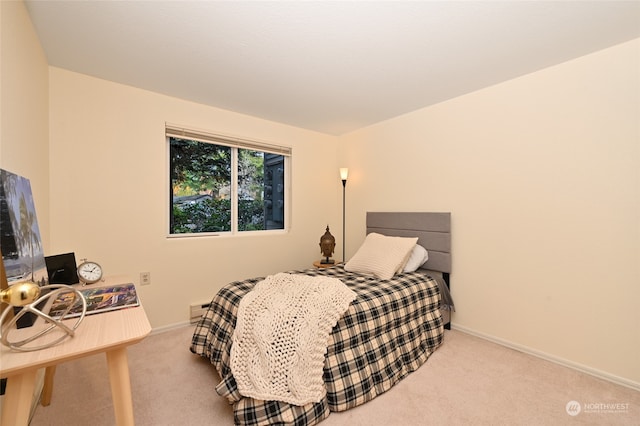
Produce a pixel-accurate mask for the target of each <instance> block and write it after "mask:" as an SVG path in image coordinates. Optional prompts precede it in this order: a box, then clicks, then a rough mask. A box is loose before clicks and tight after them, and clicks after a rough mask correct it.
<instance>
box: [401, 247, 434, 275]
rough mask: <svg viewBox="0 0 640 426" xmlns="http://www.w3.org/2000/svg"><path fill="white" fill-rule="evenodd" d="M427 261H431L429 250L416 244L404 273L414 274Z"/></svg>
mask: <svg viewBox="0 0 640 426" xmlns="http://www.w3.org/2000/svg"><path fill="white" fill-rule="evenodd" d="M427 260H429V252H428V251H427V249H426V248H424V247H422V246H421V245H420V244H416V245H415V246H414V247H413V250H411V254H410V255H409V260H407V264H406V265H404V269H403V272H413V271H415V270H417V269H418V268H419V267H421V266H422V265H424V263H425V262H426V261H427Z"/></svg>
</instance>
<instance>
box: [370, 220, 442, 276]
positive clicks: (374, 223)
mask: <svg viewBox="0 0 640 426" xmlns="http://www.w3.org/2000/svg"><path fill="white" fill-rule="evenodd" d="M370 232H377V233H379V234H383V235H389V236H394V237H418V244H420V245H421V246H423V247H424V248H426V249H427V251H428V252H429V260H427V263H425V264H424V265H423V266H422V268H424V269H430V270H433V271H439V272H444V273H446V274H449V273H451V213H448V212H447V213H431V212H367V234H369V233H370Z"/></svg>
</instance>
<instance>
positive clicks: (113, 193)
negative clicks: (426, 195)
mask: <svg viewBox="0 0 640 426" xmlns="http://www.w3.org/2000/svg"><path fill="white" fill-rule="evenodd" d="M49 84H50V98H51V109H50V114H51V126H50V130H51V145H50V156H51V173H50V175H51V188H52V191H51V235H52V241H53V247H52V248H53V251H54V252H56V253H63V252H66V251H74V252H75V253H76V257H77V258H81V257H88V258H91V259H94V260H96V261H98V262H100V263H102V266H103V267H104V269H105V270H106V272H107V273H108V274H121V273H124V274H129V275H131V276H133V277H134V279H135V281H136V282H137V281H138V279H139V273H140V272H142V271H149V272H151V281H152V284H151V285H150V286H145V287H141V288H140V289H139V290H140V293H141V297H142V300H143V303H144V304H145V308H146V310H147V313H148V315H149V318H150V321H151V324H152V326H154V327H159V326H166V325H170V324H175V323H179V322H183V321H186V320H187V319H188V306H189V304H190V303H192V302H201V301H209V300H211V297H212V296H213V294H214V293H215V292H216V291H217V289H218V288H219V287H221V286H222V285H223V284H226V283H227V282H229V281H232V280H237V279H242V278H249V277H254V276H262V275H265V274H268V273H274V272H277V271H282V270H288V269H295V268H307V267H311V264H312V262H313V261H314V260H315V259H319V258H320V248H319V246H318V243H319V241H320V236H321V235H322V234H323V233H324V229H325V227H326V225H327V223H329V224H331V225H332V228H333V229H334V231H333V233H334V235H335V236H336V238H338V237H339V236H340V234H339V233H338V231H339V230H340V229H341V228H340V226H339V220H340V219H341V218H340V215H339V214H338V209H337V206H338V203H339V202H340V189H341V183H340V179H339V175H338V165H337V163H336V140H335V138H334V137H330V136H326V135H321V134H318V133H313V132H309V131H304V130H300V129H296V128H293V127H289V126H285V125H281V124H276V123H273V122H268V121H264V120H259V119H256V118H252V117H248V116H244V115H240V114H236V113H232V112H229V111H223V110H219V109H216V108H211V107H207V106H203V105H198V104H194V103H190V102H185V101H182V100H179V99H175V98H170V97H167V96H163V95H159V94H155V93H152V92H147V91H143V90H139V89H135V88H131V87H127V86H123V85H120V84H116V83H112V82H108V81H104V80H99V79H96V78H92V77H88V76H85V75H81V74H76V73H72V72H69V71H66V70H62V69H59V68H55V67H51V68H50V83H49ZM165 122H169V123H174V124H181V125H184V126H189V127H193V128H196V129H206V130H209V131H212V132H217V133H222V134H230V135H236V136H241V137H243V138H250V139H251V138H253V139H258V140H263V141H269V142H273V143H278V144H283V145H288V146H291V147H292V148H293V158H292V190H293V193H292V197H291V199H290V200H289V201H290V203H291V205H292V216H293V217H292V224H291V225H292V226H291V229H290V231H289V232H288V233H282V234H278V235H269V236H265V235H263V236H252V237H230V238H229V237H200V238H190V239H184V238H183V239H175V238H173V239H168V238H167V237H166V235H167V229H168V217H167V215H168V165H167V164H168V160H167V146H166V141H165V137H164V126H165Z"/></svg>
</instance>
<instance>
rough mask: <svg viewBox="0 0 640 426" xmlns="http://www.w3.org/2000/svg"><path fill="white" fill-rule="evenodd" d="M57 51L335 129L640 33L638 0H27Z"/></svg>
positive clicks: (136, 82)
mask: <svg viewBox="0 0 640 426" xmlns="http://www.w3.org/2000/svg"><path fill="white" fill-rule="evenodd" d="M25 3H26V5H27V8H28V11H29V13H30V15H31V19H32V21H33V24H34V26H35V28H36V31H37V33H38V36H39V38H40V41H41V43H42V46H43V49H44V51H45V53H46V56H47V58H48V61H49V64H50V65H53V66H56V67H60V68H65V69H69V70H72V71H76V72H80V73H83V74H88V75H92V76H95V77H99V78H103V79H107V80H111V81H115V82H119V83H123V84H127V85H131V86H135V87H139V88H142V89H147V90H151V91H154V92H159V93H163V94H166V95H170V96H173V97H177V98H182V99H187V100H191V101H195V102H198V103H203V104H207V105H212V106H215V107H219V108H223V109H226V110H231V111H236V112H240V113H244V114H248V115H252V116H255V117H261V118H265V119H268V120H273V121H277V122H282V123H286V124H290V125H294V126H298V127H302V128H306V129H311V130H316V131H319V132H323V133H328V134H334V135H339V134H343V133H346V132H349V131H351V130H355V129H358V128H361V127H364V126H367V125H370V124H373V123H376V122H379V121H383V120H386V119H389V118H392V117H395V116H398V115H401V114H404V113H407V112H410V111H413V110H416V109H419V108H422V107H425V106H429V105H432V104H435V103H438V102H442V101H444V100H447V99H451V98H454V97H456V96H460V95H463V94H465V93H469V92H472V91H475V90H478V89H481V88H483V87H487V86H490V85H493V84H496V83H499V82H501V81H505V80H508V79H512V78H514V77H517V76H520V75H524V74H527V73H531V72H534V71H536V70H539V69H542V68H545V67H548V66H551V65H554V64H558V63H560V62H564V61H567V60H570V59H573V58H576V57H579V56H582V55H585V54H588V53H591V52H594V51H597V50H600V49H603V48H607V47H610V46H613V45H615V44H618V43H622V42H624V41H628V40H631V39H634V38H638V37H640V1H627V2H624V1H606V0H601V1H527V2H525V1H496V2H490V1H413V2H408V1H407V2H405V1H393V2H382V1H351V2H346V1H343V2H329V1H259V2H248V1H176V0H174V1H157V0H155V1H77V0H76V1H55V0H47V1H33V0H26V1H25Z"/></svg>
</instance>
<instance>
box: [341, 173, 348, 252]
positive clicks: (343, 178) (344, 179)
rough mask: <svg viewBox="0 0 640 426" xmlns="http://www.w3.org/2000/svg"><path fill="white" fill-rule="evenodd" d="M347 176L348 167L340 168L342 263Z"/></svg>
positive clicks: (344, 238)
mask: <svg viewBox="0 0 640 426" xmlns="http://www.w3.org/2000/svg"><path fill="white" fill-rule="evenodd" d="M348 176H349V169H347V168H344V167H343V168H341V169H340V178H341V179H342V263H344V262H345V240H346V233H345V223H346V221H345V217H346V214H345V213H346V204H345V194H346V190H347V177H348Z"/></svg>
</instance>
